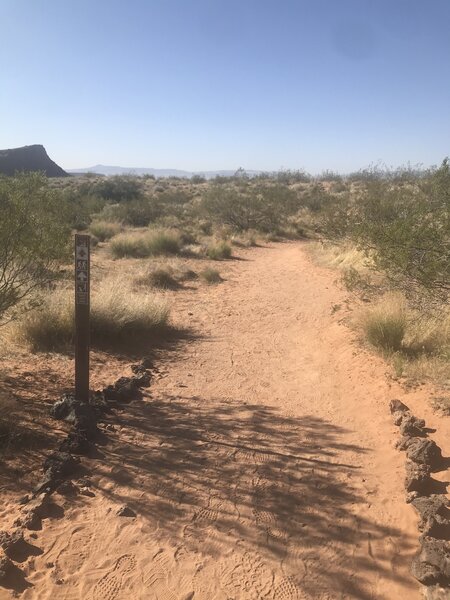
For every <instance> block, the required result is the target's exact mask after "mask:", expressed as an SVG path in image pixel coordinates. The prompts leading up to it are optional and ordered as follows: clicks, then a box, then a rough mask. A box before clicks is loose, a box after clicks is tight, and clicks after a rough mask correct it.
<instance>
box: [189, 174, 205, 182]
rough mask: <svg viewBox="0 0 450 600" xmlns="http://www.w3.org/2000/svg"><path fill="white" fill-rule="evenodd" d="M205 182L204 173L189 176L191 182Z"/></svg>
mask: <svg viewBox="0 0 450 600" xmlns="http://www.w3.org/2000/svg"><path fill="white" fill-rule="evenodd" d="M205 182H206V178H205V177H204V175H192V177H191V183H205Z"/></svg>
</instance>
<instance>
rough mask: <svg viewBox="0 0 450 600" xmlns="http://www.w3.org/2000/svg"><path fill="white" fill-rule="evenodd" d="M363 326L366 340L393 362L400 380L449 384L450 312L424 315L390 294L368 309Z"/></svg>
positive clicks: (396, 294) (362, 317)
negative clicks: (402, 378) (401, 378)
mask: <svg viewBox="0 0 450 600" xmlns="http://www.w3.org/2000/svg"><path fill="white" fill-rule="evenodd" d="M359 324H360V326H361V327H362V330H363V332H364V334H365V337H366V339H367V340H368V341H369V342H370V343H371V344H372V345H373V346H375V347H377V348H378V349H380V350H382V352H383V353H384V354H385V355H386V356H387V357H388V358H389V359H390V361H391V363H392V366H393V369H394V372H395V374H396V375H397V376H398V377H401V376H406V377H407V378H408V379H410V380H415V381H423V380H425V379H432V380H433V381H435V382H442V383H445V382H448V378H449V367H448V363H449V361H450V312H449V311H446V312H440V313H436V314H423V313H420V312H419V311H417V310H414V309H412V308H410V307H409V306H408V303H407V301H406V299H405V297H404V296H403V295H402V294H401V293H399V292H397V293H393V292H391V293H387V294H385V295H384V296H382V297H381V298H380V299H379V300H378V301H377V302H375V303H373V304H372V305H371V306H369V307H367V308H365V309H364V310H363V311H362V314H361V316H360V320H359Z"/></svg>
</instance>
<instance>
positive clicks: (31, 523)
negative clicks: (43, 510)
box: [20, 511, 42, 531]
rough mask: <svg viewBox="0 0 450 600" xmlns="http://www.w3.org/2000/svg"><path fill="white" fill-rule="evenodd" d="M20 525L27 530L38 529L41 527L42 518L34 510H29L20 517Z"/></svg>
mask: <svg viewBox="0 0 450 600" xmlns="http://www.w3.org/2000/svg"><path fill="white" fill-rule="evenodd" d="M20 522H21V525H22V527H25V529H28V530H29V531H40V530H41V529H42V519H41V517H40V516H39V515H38V514H36V513H35V512H34V511H30V512H29V513H28V514H26V515H25V516H23V517H21V519H20Z"/></svg>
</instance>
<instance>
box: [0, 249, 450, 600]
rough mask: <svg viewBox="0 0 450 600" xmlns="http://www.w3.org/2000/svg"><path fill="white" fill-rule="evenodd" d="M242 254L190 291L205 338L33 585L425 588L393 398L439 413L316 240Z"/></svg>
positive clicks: (63, 522) (82, 591) (51, 531)
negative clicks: (405, 386) (415, 561)
mask: <svg viewBox="0 0 450 600" xmlns="http://www.w3.org/2000/svg"><path fill="white" fill-rule="evenodd" d="M243 255H244V257H245V260H242V261H236V262H234V263H232V266H231V267H230V268H229V269H230V270H229V274H228V277H227V281H226V282H224V283H223V284H221V285H220V286H216V287H211V288H208V289H207V290H205V291H204V292H203V293H202V294H193V293H191V294H189V293H184V292H183V295H181V296H178V299H177V300H176V303H177V304H176V307H175V309H176V310H175V314H176V318H177V319H178V321H179V322H180V323H182V324H183V325H184V326H186V324H187V323H189V324H190V325H192V327H193V329H194V330H195V332H196V333H197V335H198V337H197V339H194V340H193V341H192V342H190V343H189V344H187V345H186V346H184V347H183V348H182V349H179V350H178V351H175V352H173V353H172V354H171V355H170V357H169V358H168V359H167V360H166V361H165V362H164V363H163V368H164V372H162V373H161V375H160V377H159V378H158V379H157V380H156V381H155V382H154V383H153V385H152V387H151V388H150V394H149V397H144V398H143V399H142V400H140V401H136V402H133V403H132V404H130V405H129V406H127V407H126V409H125V410H124V412H123V413H120V414H118V415H117V416H116V417H115V421H113V423H115V430H114V431H108V432H107V435H108V438H109V441H108V442H107V443H106V444H105V445H104V446H102V447H100V451H99V457H98V459H96V460H95V461H91V463H90V465H92V466H93V469H94V471H95V472H96V475H95V476H94V477H92V489H93V490H94V491H95V497H93V498H88V497H85V496H77V497H76V498H75V499H70V500H68V501H66V504H65V517H64V518H63V519H60V520H55V519H53V520H48V521H46V522H45V525H44V529H43V531H42V532H39V533H38V538H37V540H36V546H37V547H39V548H41V549H43V551H44V553H43V554H42V555H40V556H36V557H35V558H34V559H33V561H32V564H31V567H32V568H31V567H30V573H29V575H28V577H27V579H28V581H29V582H30V583H31V584H32V585H33V587H30V588H29V589H28V590H26V591H25V593H24V595H23V598H26V599H30V598H33V599H37V598H39V599H40V600H44V599H52V600H56V599H58V600H59V599H61V600H74V599H83V600H84V599H92V600H114V599H116V598H117V599H127V600H130V599H132V600H134V599H142V600H144V599H157V600H189V599H194V600H230V599H236V600H258V599H273V600H294V599H333V600H335V599H340V598H358V599H362V600H365V599H377V600H378V599H390V600H397V599H398V598H408V599H415V598H419V596H420V594H419V589H418V586H417V584H416V582H415V581H414V580H413V579H412V577H411V576H410V575H409V562H410V558H411V555H412V554H413V553H414V551H415V549H416V540H417V537H418V533H417V528H416V519H415V516H414V512H413V510H412V509H411V508H410V507H409V506H407V505H406V504H405V500H404V492H403V461H404V456H403V455H401V454H400V453H399V452H397V451H396V450H394V449H393V440H394V433H395V430H394V427H393V425H392V423H391V420H390V417H389V414H388V401H389V400H390V399H391V398H393V397H400V398H402V399H404V400H405V401H406V402H407V403H410V404H411V406H412V407H413V408H416V407H417V406H419V405H420V410H417V413H418V414H419V415H420V416H425V417H426V418H427V419H429V421H430V425H431V426H432V425H433V419H434V420H436V417H434V416H433V414H432V413H431V411H429V409H428V408H426V404H425V402H424V395H423V393H422V395H421V394H420V393H417V392H415V393H411V394H409V395H408V394H405V392H404V391H402V390H401V389H400V388H399V387H397V386H396V385H395V384H392V383H391V384H389V383H388V380H387V379H386V377H385V371H386V367H385V366H384V365H383V363H382V361H381V360H379V359H378V358H376V357H373V356H371V355H369V354H367V353H365V352H363V351H361V350H360V349H359V348H358V346H357V345H355V343H354V342H353V341H352V334H351V333H350V331H349V330H348V329H347V328H346V327H345V326H344V325H342V324H340V323H339V320H340V316H341V311H339V310H338V311H337V312H334V313H333V311H332V310H331V309H332V306H333V305H335V304H339V303H342V302H343V300H344V297H345V295H344V294H343V292H341V291H339V290H338V289H337V287H336V286H335V285H334V284H333V280H334V278H335V275H334V274H333V273H330V272H329V271H326V270H323V269H320V268H318V267H316V266H313V265H312V264H311V263H310V261H309V259H308V257H307V255H306V253H305V252H304V249H303V247H302V245H301V244H283V245H277V246H276V247H274V248H261V249H256V250H252V251H248V252H244V254H243ZM332 313H333V314H332ZM424 410H425V411H426V414H424ZM446 433H448V432H445V431H442V434H441V435H442V436H444V435H445V434H446ZM435 439H436V440H437V441H438V443H439V442H440V440H439V438H437V437H435ZM441 444H442V441H441ZM444 450H445V447H444ZM58 498H59V499H60V500H61V504H63V505H64V503H63V500H62V499H61V498H60V497H58ZM124 503H126V504H127V505H128V506H129V507H130V508H131V509H132V510H133V511H135V512H136V514H137V517H136V518H130V517H119V516H117V515H116V512H117V509H118V507H119V506H121V505H123V504H124ZM0 598H3V596H1V593H0Z"/></svg>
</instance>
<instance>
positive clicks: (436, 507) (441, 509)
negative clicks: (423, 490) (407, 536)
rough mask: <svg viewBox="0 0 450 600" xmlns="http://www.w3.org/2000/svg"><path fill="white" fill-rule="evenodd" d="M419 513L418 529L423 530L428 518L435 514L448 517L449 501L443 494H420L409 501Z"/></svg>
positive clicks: (449, 512)
mask: <svg viewBox="0 0 450 600" xmlns="http://www.w3.org/2000/svg"><path fill="white" fill-rule="evenodd" d="M411 504H412V505H413V506H414V508H415V509H416V511H417V512H418V514H419V517H420V522H419V531H423V530H424V528H425V525H426V522H427V521H428V519H430V518H432V517H436V516H437V515H439V516H441V517H443V518H448V516H449V514H450V511H449V510H448V506H449V501H448V499H447V496H444V494H432V495H431V496H420V497H418V498H416V499H415V500H413V501H412V503H411Z"/></svg>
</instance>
